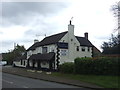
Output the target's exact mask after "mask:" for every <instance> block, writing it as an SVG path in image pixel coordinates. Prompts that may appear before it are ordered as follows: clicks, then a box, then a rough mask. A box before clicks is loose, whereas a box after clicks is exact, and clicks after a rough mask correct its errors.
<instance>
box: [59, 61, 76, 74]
mask: <svg viewBox="0 0 120 90" xmlns="http://www.w3.org/2000/svg"><path fill="white" fill-rule="evenodd" d="M60 72H62V73H74V63H72V62H66V63H64V64H62V65H60Z"/></svg>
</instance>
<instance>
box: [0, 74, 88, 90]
mask: <svg viewBox="0 0 120 90" xmlns="http://www.w3.org/2000/svg"><path fill="white" fill-rule="evenodd" d="M2 87H3V88H81V90H88V89H86V88H82V87H77V86H71V85H65V84H60V83H55V82H49V81H43V80H37V79H32V78H27V77H22V76H17V75H12V74H7V73H2Z"/></svg>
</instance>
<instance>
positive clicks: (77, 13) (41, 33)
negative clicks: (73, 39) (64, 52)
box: [0, 0, 119, 53]
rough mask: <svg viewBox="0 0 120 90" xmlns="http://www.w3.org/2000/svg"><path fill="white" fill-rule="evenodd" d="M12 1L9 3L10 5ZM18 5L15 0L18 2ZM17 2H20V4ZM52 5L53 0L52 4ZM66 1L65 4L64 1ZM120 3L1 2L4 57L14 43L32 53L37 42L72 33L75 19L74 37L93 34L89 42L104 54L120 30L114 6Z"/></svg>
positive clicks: (0, 44)
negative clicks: (45, 38)
mask: <svg viewBox="0 0 120 90" xmlns="http://www.w3.org/2000/svg"><path fill="white" fill-rule="evenodd" d="M8 1H9V2H8ZM14 1H15V0H14ZM16 1H17V0H16ZM50 1H51V0H50ZM64 1H65V0H64ZM118 1H119V0H76V1H75V0H73V1H69V0H67V2H63V1H62V2H55V1H53V0H52V2H49V1H48V0H47V1H46V2H41V1H40V2H35V0H34V2H33V1H32V2H30V1H29V2H28V1H27V2H22V1H19V2H18V1H17V2H13V0H2V1H0V12H2V14H0V18H1V21H0V47H1V48H0V53H2V52H8V50H13V49H14V43H17V44H19V45H24V46H25V48H26V49H28V48H29V47H30V46H31V45H32V44H33V43H34V39H39V40H42V39H43V38H44V37H45V34H46V35H47V36H50V35H53V34H56V33H60V32H64V31H67V30H68V24H69V20H70V19H71V17H73V20H72V24H74V25H75V30H74V34H75V35H76V36H82V37H83V36H84V33H85V32H88V34H89V40H90V41H91V42H92V43H93V44H94V45H95V46H96V47H97V48H98V49H100V50H101V48H100V46H101V45H102V43H103V42H104V41H108V39H109V37H110V35H111V34H112V33H113V31H114V29H115V28H116V26H117V21H116V19H115V17H114V15H113V12H112V11H111V6H112V5H114V4H116V3H117V2H118Z"/></svg>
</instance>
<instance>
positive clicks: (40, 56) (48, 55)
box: [29, 52, 55, 61]
mask: <svg viewBox="0 0 120 90" xmlns="http://www.w3.org/2000/svg"><path fill="white" fill-rule="evenodd" d="M54 57H55V53H54V52H50V53H46V54H40V53H38V54H33V55H32V56H30V57H29V60H40V61H42V60H46V61H49V60H54Z"/></svg>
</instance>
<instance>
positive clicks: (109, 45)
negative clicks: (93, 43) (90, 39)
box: [101, 34, 120, 54]
mask: <svg viewBox="0 0 120 90" xmlns="http://www.w3.org/2000/svg"><path fill="white" fill-rule="evenodd" d="M101 48H102V49H103V52H102V53H103V54H120V51H119V48H120V36H119V35H117V36H114V35H113V34H112V35H111V38H110V39H109V42H104V43H103V44H102V46H101Z"/></svg>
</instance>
